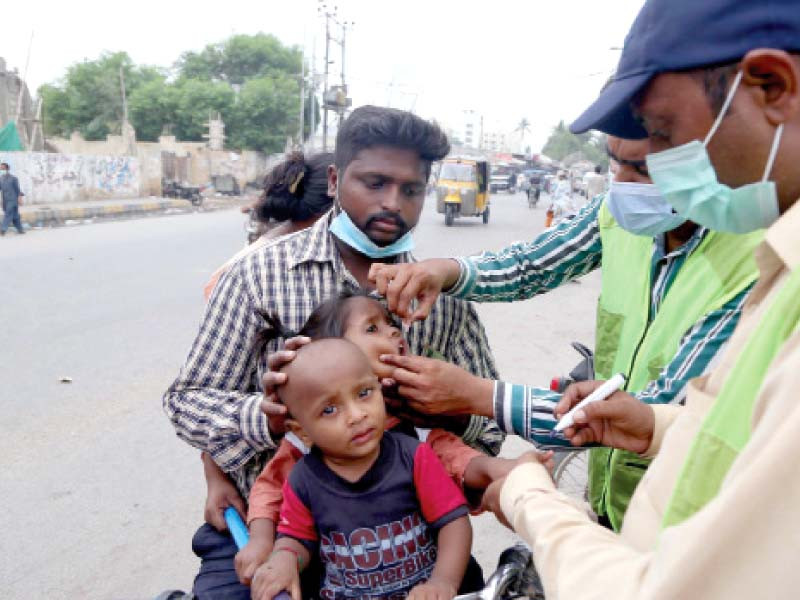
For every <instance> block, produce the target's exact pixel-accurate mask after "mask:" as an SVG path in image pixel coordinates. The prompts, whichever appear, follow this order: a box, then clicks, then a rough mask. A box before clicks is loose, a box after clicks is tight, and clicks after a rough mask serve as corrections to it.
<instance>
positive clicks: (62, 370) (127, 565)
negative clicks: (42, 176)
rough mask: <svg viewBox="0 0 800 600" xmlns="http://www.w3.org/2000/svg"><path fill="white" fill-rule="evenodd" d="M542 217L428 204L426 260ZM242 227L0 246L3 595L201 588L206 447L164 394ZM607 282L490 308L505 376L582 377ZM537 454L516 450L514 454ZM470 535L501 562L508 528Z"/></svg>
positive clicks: (185, 226)
mask: <svg viewBox="0 0 800 600" xmlns="http://www.w3.org/2000/svg"><path fill="white" fill-rule="evenodd" d="M540 206H541V205H540ZM543 219H544V209H543V208H537V209H535V210H530V209H528V208H527V206H526V205H525V201H524V198H523V197H522V196H509V195H505V194H502V195H499V196H497V197H496V198H495V199H494V204H493V212H492V221H491V223H490V224H489V225H488V226H484V225H483V224H482V223H481V222H480V220H479V219H464V220H459V221H457V222H456V224H455V226H454V227H452V228H447V227H445V226H444V222H443V221H444V219H443V217H442V216H440V215H436V214H435V211H434V210H433V204H432V203H429V205H428V206H427V207H426V212H425V214H424V215H423V219H422V222H421V224H420V227H419V233H418V235H417V238H418V245H419V248H418V252H417V254H418V255H419V256H421V257H428V256H442V255H453V254H462V253H469V252H474V251H478V250H481V249H486V248H489V249H496V248H499V247H501V246H503V245H504V244H506V243H507V242H510V241H512V240H519V239H526V238H529V237H531V236H532V235H533V234H535V233H536V232H537V231H538V230H539V229H540V228H541V224H542V222H543ZM242 225H243V216H242V215H241V214H239V213H238V212H236V211H225V212H215V213H206V214H192V215H180V216H169V217H163V218H156V219H143V220H138V221H124V222H115V223H103V224H97V225H89V226H82V227H67V228H61V229H51V230H44V231H34V232H31V233H30V234H29V235H27V236H20V237H15V236H6V238H4V239H2V240H0V278H1V279H2V282H3V288H2V292H0V293H1V294H2V296H1V297H0V322H2V323H3V337H2V340H3V341H2V343H0V385H2V387H0V422H2V424H3V426H2V433H3V435H2V436H0V456H2V457H3V458H2V466H3V468H2V469H0V489H2V490H3V506H4V509H3V511H2V516H0V529H2V531H3V532H4V538H5V543H4V544H3V549H4V551H3V552H2V555H1V556H0V589H2V590H3V593H2V596H3V597H4V598H45V597H49V598H84V599H94V598H97V599H108V598H113V599H127V598H131V599H134V598H148V597H152V596H153V595H155V594H156V593H157V592H158V591H160V590H162V589H164V588H167V587H183V588H188V587H190V585H191V579H192V576H193V573H194V571H195V569H196V561H195V559H194V556H193V555H192V553H191V551H190V547H189V541H190V539H191V535H192V533H193V532H194V530H195V529H196V527H197V525H198V524H199V523H200V521H201V518H202V499H203V493H204V486H203V483H202V479H201V468H200V462H199V458H198V454H197V452H195V451H193V450H192V449H190V448H189V447H188V446H186V445H185V444H184V443H183V442H181V441H179V440H178V439H177V438H175V436H174V434H173V431H172V428H171V426H170V425H169V424H168V422H167V421H166V419H165V418H164V417H163V414H162V412H161V403H160V396H161V394H162V392H163V390H164V389H165V388H166V386H167V385H168V384H169V383H170V381H171V379H172V378H173V377H174V376H175V374H176V372H177V369H178V367H179V366H180V363H181V361H182V359H183V357H184V355H185V353H186V351H187V349H188V346H189V344H190V342H191V340H192V338H193V336H194V333H195V331H196V328H197V325H198V322H199V319H200V316H201V314H202V310H203V301H202V295H201V289H202V286H203V284H204V283H205V281H206V279H207V277H208V275H209V274H210V273H211V272H212V271H213V270H214V268H215V267H216V266H217V265H218V264H220V263H221V262H223V261H224V260H225V259H226V258H227V257H229V256H230V255H231V254H233V253H234V252H235V251H236V250H238V249H239V247H240V246H241V243H242V241H243V237H244V236H243V231H242ZM598 282H599V279H598V277H597V276H596V275H591V276H589V277H587V278H585V279H584V280H583V283H582V284H581V285H576V284H570V285H568V286H566V287H564V288H563V289H561V290H558V291H556V292H553V293H551V294H548V295H546V296H542V297H540V298H537V299H534V300H531V301H527V302H522V303H517V304H514V305H483V306H481V307H480V312H481V316H482V317H483V319H484V322H485V324H486V327H487V330H488V332H489V336H490V339H491V341H492V345H493V348H494V351H495V354H496V356H497V360H498V364H499V367H500V371H501V373H502V374H503V376H504V377H505V378H506V379H509V380H513V381H520V382H530V383H540V382H541V383H546V382H547V381H549V379H550V377H551V376H552V375H554V374H558V373H562V372H566V371H568V370H569V369H570V368H571V367H572V366H573V364H574V362H575V359H576V356H575V355H574V354H573V352H572V350H571V349H570V348H569V345H568V344H569V342H570V341H571V340H574V339H579V340H583V341H586V342H591V341H592V327H593V321H594V317H593V315H594V302H595V300H596V296H597V293H598V289H599V285H598ZM62 377H71V378H72V383H61V382H60V378H62ZM525 446H526V445H525V444H524V443H522V442H521V441H519V440H515V439H511V440H510V441H509V442H508V443H507V444H506V447H505V449H504V452H505V453H507V454H509V455H516V454H519V453H520V452H521V451H522V450H523V449H524V448H525ZM475 526H476V540H477V542H476V544H475V553H476V555H477V556H478V558H479V560H481V562H482V563H483V564H484V566H485V567H489V566H490V565H492V563H493V562H494V561H495V560H496V557H497V555H498V553H499V550H500V549H501V548H502V547H504V546H505V545H506V544H507V543H508V541H509V540H511V537H510V534H507V533H506V532H505V531H503V530H501V529H500V528H499V526H497V525H496V523H494V522H492V520H491V518H489V517H480V518H478V519H476V523H475Z"/></svg>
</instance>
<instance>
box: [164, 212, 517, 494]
mask: <svg viewBox="0 0 800 600" xmlns="http://www.w3.org/2000/svg"><path fill="white" fill-rule="evenodd" d="M331 218H332V215H330V214H329V215H328V216H327V217H323V218H322V219H320V220H319V221H318V222H317V223H316V224H315V225H314V226H313V227H311V228H309V229H306V230H303V231H300V232H298V233H295V234H292V235H289V236H285V237H283V238H279V239H278V240H276V241H275V242H272V243H271V244H268V245H267V246H264V247H262V248H259V249H258V250H256V251H254V252H252V253H250V254H248V255H246V256H244V257H242V258H240V259H239V260H238V261H236V262H235V263H233V265H232V266H231V268H230V269H229V270H228V272H227V273H225V275H223V277H222V278H221V279H220V281H219V283H218V284H217V286H216V288H215V289H214V292H213V294H212V296H211V298H210V300H209V303H208V306H207V308H206V312H205V315H204V316H203V320H202V323H201V325H200V332H199V333H198V334H197V337H196V338H195V340H194V343H193V344H192V348H191V350H190V352H189V356H188V358H187V359H186V362H185V363H184V365H183V367H182V368H181V371H180V374H179V375H178V378H177V379H176V380H175V382H174V383H173V384H172V385H171V386H170V388H169V389H168V390H167V392H166V393H165V394H164V397H163V406H164V411H165V412H166V414H167V416H168V417H169V419H170V420H171V421H172V424H173V425H174V427H175V430H176V432H177V434H178V436H179V437H181V438H182V439H184V440H185V441H187V442H188V443H189V444H191V445H192V446H195V447H196V448H199V449H201V450H205V451H206V452H208V453H209V454H211V456H212V457H213V458H214V460H215V461H216V462H217V464H219V465H220V467H222V469H223V470H225V471H226V472H228V474H229V475H230V476H231V477H232V478H233V479H234V481H235V482H236V484H237V486H238V487H239V489H240V491H241V492H242V493H243V494H244V495H245V497H246V496H247V495H248V494H249V490H250V487H251V486H252V484H253V482H254V481H255V479H256V477H257V476H258V474H259V473H260V472H261V470H262V468H263V467H264V465H265V464H266V462H267V461H268V460H269V459H270V458H271V457H272V455H273V454H274V451H275V448H276V440H273V439H272V437H271V436H270V432H269V429H268V427H267V419H266V417H265V416H264V414H263V413H262V412H261V409H260V403H261V400H262V398H263V396H262V391H261V385H260V380H261V376H262V374H263V373H264V371H265V370H266V357H265V356H263V355H259V354H258V353H257V352H255V351H254V350H253V336H254V334H255V333H256V332H257V331H258V330H260V329H262V328H263V327H264V322H263V320H262V319H261V318H260V317H259V316H258V315H257V314H256V311H257V310H262V311H265V312H268V313H272V314H276V315H277V316H278V317H279V318H280V319H281V321H282V322H283V324H284V325H285V326H286V327H288V328H289V329H291V330H294V331H297V330H299V329H300V328H301V327H302V325H303V324H304V323H305V321H306V319H307V318H308V316H309V314H310V313H311V311H312V310H313V309H314V308H315V307H316V306H317V305H319V304H320V302H322V301H323V300H325V299H326V298H329V297H331V296H333V295H335V294H337V293H338V292H340V291H342V290H345V289H356V288H358V287H359V286H358V283H357V282H356V280H355V278H354V277H353V276H352V274H350V273H349V272H348V271H347V269H346V267H345V266H344V263H343V261H342V258H341V256H340V255H339V253H338V251H337V250H336V246H335V244H334V241H333V239H332V236H331V234H330V232H329V231H328V227H329V225H330V221H331ZM398 260H399V261H401V262H409V261H412V260H413V257H412V256H411V255H408V254H404V255H400V256H399V257H398ZM406 337H407V339H408V343H409V348H410V350H411V352H413V353H414V354H423V353H424V352H425V351H426V350H432V351H435V352H438V353H440V354H441V355H443V356H444V358H445V359H446V360H448V361H449V362H452V363H453V364H456V365H458V366H460V367H463V368H464V369H466V370H467V371H469V372H470V373H473V374H475V375H478V376H480V377H484V378H489V379H497V372H496V369H495V365H494V358H493V356H492V352H491V349H490V348H489V342H488V340H487V339H486V333H485V331H484V329H483V325H482V324H481V322H480V320H479V318H478V315H477V313H476V311H475V309H474V307H473V306H472V305H471V304H470V303H468V302H466V301H464V300H459V299H457V298H453V297H449V296H445V295H442V296H440V297H439V299H438V300H437V302H436V304H435V306H434V307H433V310H432V311H431V315H430V316H429V317H428V318H427V319H426V320H425V321H423V322H421V323H415V324H414V325H413V326H412V327H411V328H410V330H409V331H408V332H407V333H406ZM278 344H279V342H271V343H270V345H269V346H268V348H267V352H273V351H275V350H276V349H277V348H278ZM462 437H463V439H464V441H465V442H466V443H467V444H469V445H471V446H473V447H476V448H478V449H480V450H482V451H484V452H486V453H489V454H497V452H498V451H499V450H500V446H501V444H502V442H503V439H504V434H503V433H502V432H501V431H500V430H499V428H498V427H497V424H496V423H495V422H494V421H492V420H489V419H486V418H483V417H477V416H473V417H472V419H471V420H470V422H469V425H468V426H467V429H466V430H465V432H464V434H463V436H462Z"/></svg>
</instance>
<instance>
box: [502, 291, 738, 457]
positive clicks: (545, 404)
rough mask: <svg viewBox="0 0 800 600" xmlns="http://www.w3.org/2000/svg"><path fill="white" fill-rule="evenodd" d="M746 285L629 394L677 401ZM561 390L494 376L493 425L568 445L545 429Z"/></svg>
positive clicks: (700, 370)
mask: <svg viewBox="0 0 800 600" xmlns="http://www.w3.org/2000/svg"><path fill="white" fill-rule="evenodd" d="M750 289H751V288H747V289H746V290H744V291H742V292H741V293H739V294H738V295H737V296H736V297H735V298H733V299H732V300H730V301H729V302H728V303H726V304H725V305H723V306H722V307H721V308H719V309H717V310H714V311H711V312H710V313H708V314H707V315H705V316H704V317H703V318H702V319H701V320H700V321H698V322H697V323H696V324H695V325H694V326H693V327H692V328H691V329H690V330H689V331H688V332H687V333H686V335H685V336H684V337H683V339H682V340H681V343H680V346H679V347H678V351H677V352H676V353H675V356H674V358H673V359H672V360H671V361H670V363H669V364H668V365H667V366H666V367H664V369H662V371H661V374H660V375H659V377H658V379H656V380H654V381H652V382H650V384H649V385H648V386H647V387H646V388H645V389H644V391H642V392H639V393H637V394H634V395H635V396H636V397H637V398H639V399H640V400H641V401H642V402H646V403H648V404H675V403H682V402H683V401H684V400H685V398H686V384H687V383H688V382H689V380H690V379H692V378H694V377H698V376H700V375H702V374H704V373H706V372H708V371H709V370H710V369H711V368H712V367H713V364H714V362H715V359H716V357H718V356H719V355H720V352H721V351H722V349H723V347H724V346H725V343H726V342H727V341H728V339H730V336H731V334H732V333H733V330H734V329H736V324H737V323H738V322H739V317H740V316H741V312H742V308H743V306H744V303H745V300H746V299H747V295H748V293H749V292H750ZM560 398H561V395H560V394H558V393H556V392H551V391H550V390H546V389H542V388H536V387H530V386H526V385H519V384H513V383H505V382H502V381H498V382H496V383H495V388H494V412H495V420H496V421H497V424H498V426H499V427H500V428H501V429H502V430H503V431H505V432H506V433H513V434H516V435H519V436H521V437H523V438H525V439H526V440H528V441H530V442H531V443H533V444H535V445H537V446H539V447H541V448H556V447H564V446H569V445H570V444H569V442H568V441H567V440H566V439H565V438H564V437H563V436H562V435H561V434H555V435H551V432H552V430H553V428H554V427H555V424H556V422H557V421H556V419H555V417H554V416H553V409H554V408H555V406H556V404H558V401H559V400H560Z"/></svg>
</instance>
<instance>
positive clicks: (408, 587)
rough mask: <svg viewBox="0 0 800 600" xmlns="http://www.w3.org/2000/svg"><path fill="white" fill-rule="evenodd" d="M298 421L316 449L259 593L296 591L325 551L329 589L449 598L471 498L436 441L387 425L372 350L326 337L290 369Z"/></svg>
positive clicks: (287, 508)
mask: <svg viewBox="0 0 800 600" xmlns="http://www.w3.org/2000/svg"><path fill="white" fill-rule="evenodd" d="M284 370H285V372H286V373H287V374H288V375H289V378H288V379H289V383H287V384H286V385H285V386H284V387H283V388H282V389H281V390H280V396H281V400H282V401H283V402H284V404H285V405H286V406H287V408H288V410H289V413H290V415H291V418H290V419H288V420H287V427H288V428H289V429H290V430H291V431H292V432H293V433H294V434H295V435H297V436H298V437H299V438H300V439H301V440H302V441H303V442H304V443H305V444H306V445H308V446H311V447H313V450H312V452H311V453H310V454H308V455H306V456H305V457H303V458H302V459H301V460H300V462H299V463H298V464H297V465H296V466H295V467H294V469H293V470H292V473H291V475H290V477H289V480H288V482H287V483H286V486H285V487H284V502H283V507H282V510H281V522H280V524H279V526H278V534H279V539H278V541H277V542H276V543H275V548H274V550H273V553H272V555H271V557H270V559H269V561H268V562H267V563H265V564H264V565H263V566H262V567H261V568H260V569H259V570H258V572H257V573H256V577H255V578H254V580H253V586H252V588H253V597H254V598H255V599H257V600H266V599H269V598H273V597H274V596H275V595H276V594H277V593H278V592H280V591H281V590H284V589H286V590H288V591H289V592H290V593H291V594H292V596H293V597H294V598H296V599H298V600H299V598H300V589H299V572H300V570H302V569H303V567H304V566H306V565H307V564H308V562H309V560H310V558H311V556H312V553H318V554H319V556H320V557H321V559H322V563H323V564H322V567H323V574H322V577H321V581H320V592H319V595H320V597H321V598H326V599H333V598H345V597H348V598H356V597H384V598H395V597H396V598H404V597H406V596H408V597H410V598H415V597H419V598H422V597H425V598H437V599H438V598H441V599H443V600H449V599H450V598H452V597H453V596H455V594H456V590H457V589H458V587H459V584H460V582H461V578H462V577H463V575H464V571H465V568H466V565H467V561H468V559H469V551H470V547H471V541H472V530H471V527H470V524H469V520H468V518H467V504H466V501H465V499H464V497H463V495H462V493H461V491H460V490H459V489H458V488H457V487H456V485H455V484H454V483H453V482H452V480H451V479H450V477H449V476H448V474H447V472H446V471H445V469H444V467H443V466H442V464H441V463H440V462H439V460H438V458H437V457H436V456H435V455H434V454H433V452H432V450H431V449H430V447H429V446H427V445H426V444H422V443H420V442H419V441H417V440H415V439H413V438H410V437H408V436H405V435H403V434H398V433H392V432H385V431H384V422H385V420H386V409H385V405H384V401H383V395H382V393H381V386H380V383H379V382H378V379H377V377H376V376H375V374H374V372H373V370H372V367H371V365H370V363H369V360H368V359H367V357H366V356H365V355H364V354H363V353H362V352H361V350H359V349H358V347H356V346H355V345H354V344H352V343H351V342H349V341H346V340H343V339H320V340H317V341H314V342H311V343H310V344H308V345H307V346H305V347H303V348H302V349H301V350H299V351H298V353H297V356H296V358H295V359H294V361H292V363H290V364H289V365H287V366H286V367H285V368H284Z"/></svg>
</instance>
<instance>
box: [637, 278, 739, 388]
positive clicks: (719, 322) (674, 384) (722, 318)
mask: <svg viewBox="0 0 800 600" xmlns="http://www.w3.org/2000/svg"><path fill="white" fill-rule="evenodd" d="M751 289H752V286H750V287H748V288H747V289H745V290H744V291H742V292H740V293H739V294H738V295H737V296H735V297H734V298H733V299H732V300H730V301H728V302H727V303H726V304H724V305H723V306H722V307H720V308H718V309H717V310H714V311H711V312H710V313H708V314H707V315H706V316H705V317H703V318H702V319H701V320H699V321H698V322H697V323H695V324H694V326H693V327H692V328H691V329H690V330H689V331H688V332H687V333H686V335H684V336H683V339H682V340H681V343H680V345H679V346H678V351H677V352H676V353H675V356H674V358H673V359H672V360H671V361H670V362H669V364H667V366H666V367H664V368H663V369H662V370H661V373H660V374H659V376H658V379H656V380H654V381H651V382H650V384H649V385H648V386H647V387H646V388H645V389H644V390H643V391H641V392H639V393H637V394H635V396H636V397H638V398H639V400H641V401H642V402H646V403H648V404H683V403H684V402H685V401H686V384H687V383H689V380H690V379H693V378H695V377H699V376H700V375H703V374H704V373H707V372H708V371H709V367H710V366H712V365H713V364H714V362H715V359H716V357H717V356H719V354H720V351H721V350H722V348H723V347H724V346H725V343H726V342H727V341H728V339H730V337H731V335H732V334H733V330H734V329H736V325H737V324H738V323H739V317H741V315H742V308H743V307H744V303H745V300H746V299H747V295H748V294H749V293H750V290H751Z"/></svg>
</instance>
